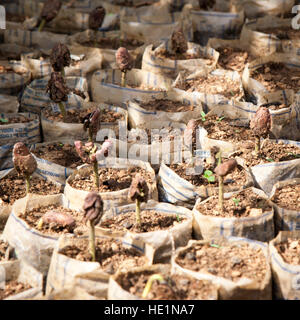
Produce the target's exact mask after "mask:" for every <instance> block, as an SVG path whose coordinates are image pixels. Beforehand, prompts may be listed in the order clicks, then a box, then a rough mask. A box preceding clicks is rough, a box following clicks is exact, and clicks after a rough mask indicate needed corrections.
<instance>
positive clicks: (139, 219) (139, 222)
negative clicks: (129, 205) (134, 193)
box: [135, 199, 141, 226]
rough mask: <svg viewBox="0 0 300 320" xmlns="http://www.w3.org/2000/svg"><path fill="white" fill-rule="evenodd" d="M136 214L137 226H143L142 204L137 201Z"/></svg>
mask: <svg viewBox="0 0 300 320" xmlns="http://www.w3.org/2000/svg"><path fill="white" fill-rule="evenodd" d="M135 213H136V224H137V225H138V226H140V225H141V202H140V200H138V199H136V200H135Z"/></svg>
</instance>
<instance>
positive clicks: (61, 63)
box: [50, 43, 71, 72]
mask: <svg viewBox="0 0 300 320" xmlns="http://www.w3.org/2000/svg"><path fill="white" fill-rule="evenodd" d="M50 62H51V65H52V68H53V70H54V71H57V72H60V71H61V70H62V69H63V68H64V67H68V66H69V65H70V63H71V54H70V51H69V49H68V47H67V46H66V45H64V44H62V43H57V44H56V45H55V46H54V47H53V48H52V51H51V54H50Z"/></svg>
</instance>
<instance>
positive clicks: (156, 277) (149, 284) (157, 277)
mask: <svg viewBox="0 0 300 320" xmlns="http://www.w3.org/2000/svg"><path fill="white" fill-rule="evenodd" d="M155 280H158V281H159V282H165V280H164V278H163V276H162V275H160V274H153V275H152V276H151V277H149V279H148V281H147V283H146V286H145V288H144V291H143V294H142V298H143V299H146V298H147V296H148V294H149V292H150V290H151V287H152V284H153V282H154V281H155Z"/></svg>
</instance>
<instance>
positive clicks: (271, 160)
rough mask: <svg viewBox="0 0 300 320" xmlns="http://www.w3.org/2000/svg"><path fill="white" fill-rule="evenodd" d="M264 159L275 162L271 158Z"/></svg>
mask: <svg viewBox="0 0 300 320" xmlns="http://www.w3.org/2000/svg"><path fill="white" fill-rule="evenodd" d="M266 160H267V161H269V162H275V161H274V160H273V159H271V158H266Z"/></svg>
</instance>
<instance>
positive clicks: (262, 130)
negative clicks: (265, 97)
mask: <svg viewBox="0 0 300 320" xmlns="http://www.w3.org/2000/svg"><path fill="white" fill-rule="evenodd" d="M270 128H271V115H270V111H269V109H268V108H266V107H260V108H259V109H258V110H257V111H256V113H255V116H254V117H253V118H252V120H251V121H250V129H252V131H253V133H254V135H255V136H258V137H265V136H266V135H267V134H268V133H269V131H270Z"/></svg>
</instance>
